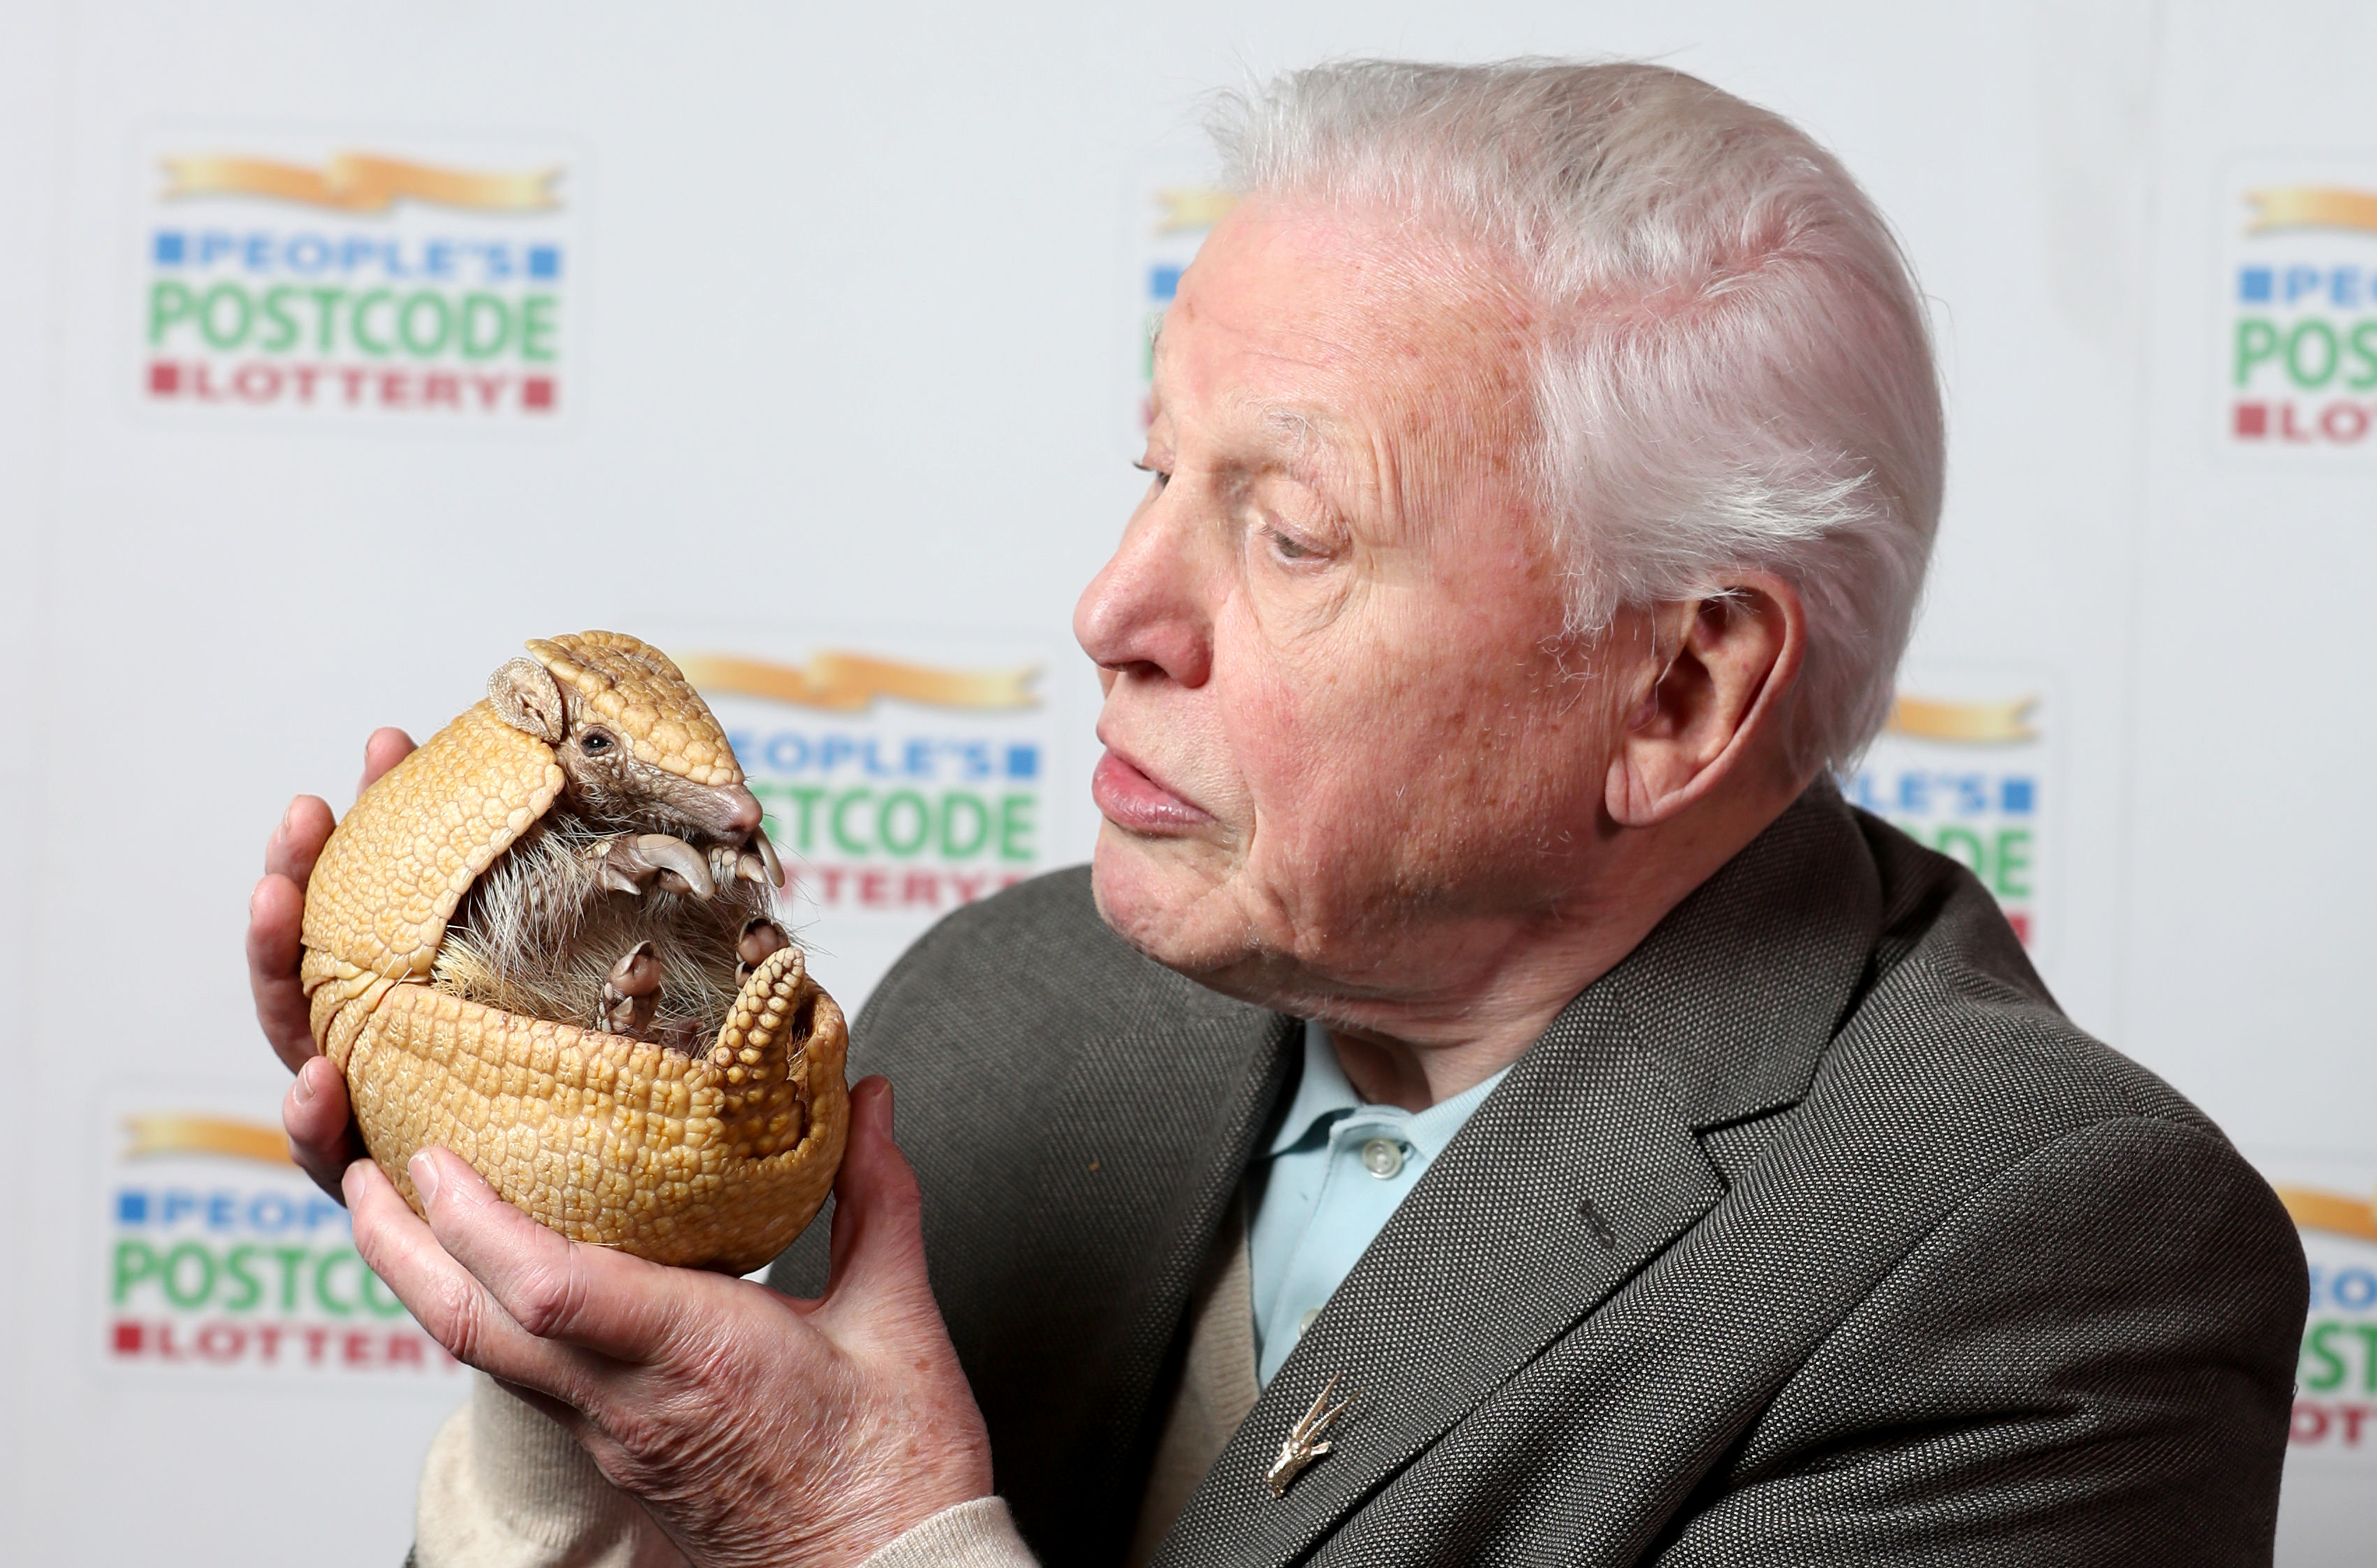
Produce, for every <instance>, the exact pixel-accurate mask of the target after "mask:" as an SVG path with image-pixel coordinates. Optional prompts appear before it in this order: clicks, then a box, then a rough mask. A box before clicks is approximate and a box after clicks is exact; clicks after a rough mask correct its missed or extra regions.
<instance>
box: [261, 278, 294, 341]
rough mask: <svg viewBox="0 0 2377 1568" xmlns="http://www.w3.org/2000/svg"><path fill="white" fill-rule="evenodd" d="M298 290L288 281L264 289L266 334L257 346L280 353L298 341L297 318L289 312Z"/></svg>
mask: <svg viewBox="0 0 2377 1568" xmlns="http://www.w3.org/2000/svg"><path fill="white" fill-rule="evenodd" d="M296 293H297V291H296V290H295V289H293V288H291V287H290V286H289V285H288V284H286V283H281V284H278V285H276V286H274V287H272V288H269V289H267V290H265V291H264V319H265V323H266V330H265V334H264V336H262V337H261V338H258V339H257V341H256V346H257V348H259V349H261V350H263V351H264V352H265V353H281V351H282V350H283V349H285V348H287V347H288V346H289V345H290V344H292V343H293V342H295V341H297V318H296V317H293V316H292V315H290V314H289V302H290V301H291V300H292V299H293V298H294V297H296Z"/></svg>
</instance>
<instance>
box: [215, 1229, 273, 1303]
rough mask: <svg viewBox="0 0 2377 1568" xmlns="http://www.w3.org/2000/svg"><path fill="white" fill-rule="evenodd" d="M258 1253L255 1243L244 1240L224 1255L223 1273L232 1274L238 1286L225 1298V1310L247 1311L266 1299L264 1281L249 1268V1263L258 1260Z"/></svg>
mask: <svg viewBox="0 0 2377 1568" xmlns="http://www.w3.org/2000/svg"><path fill="white" fill-rule="evenodd" d="M256 1253H257V1248H256V1245H255V1243H253V1242H248V1241H243V1242H241V1243H240V1244H239V1245H238V1246H236V1247H233V1249H232V1250H231V1251H229V1252H228V1253H226V1254H225V1255H224V1257H223V1273H225V1274H227V1275H231V1277H232V1283H233V1286H234V1287H236V1289H235V1291H234V1293H233V1294H232V1295H230V1296H228V1297H225V1298H224V1299H223V1303H222V1310H223V1311H226V1312H245V1311H247V1310H248V1309H249V1308H251V1307H253V1306H255V1305H256V1304H257V1302H258V1301H261V1300H263V1299H264V1282H263V1281H262V1280H260V1279H258V1278H257V1277H256V1275H254V1274H252V1273H250V1272H249V1270H248V1264H250V1263H254V1262H255V1261H256Z"/></svg>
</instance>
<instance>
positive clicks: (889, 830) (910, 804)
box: [875, 789, 933, 856]
mask: <svg viewBox="0 0 2377 1568" xmlns="http://www.w3.org/2000/svg"><path fill="white" fill-rule="evenodd" d="M895 808H896V809H899V810H902V811H904V812H905V813H906V816H907V821H908V828H906V829H902V830H899V831H898V832H896V833H895V831H894V829H893V827H892V818H891V813H892V811H893V810H894V809H895ZM875 835H876V837H878V838H879V839H881V840H882V841H883V847H884V848H886V849H888V850H890V852H891V853H892V854H894V855H901V856H907V855H914V854H915V853H916V851H918V850H920V849H922V848H924V847H925V841H926V839H928V838H931V837H932V836H933V813H932V808H930V807H928V806H926V804H925V797H924V796H921V795H918V794H917V793H916V792H915V791H914V790H913V789H895V790H893V791H892V792H891V793H890V794H889V795H887V796H884V797H883V811H882V814H881V815H880V816H878V818H877V819H876V823H875Z"/></svg>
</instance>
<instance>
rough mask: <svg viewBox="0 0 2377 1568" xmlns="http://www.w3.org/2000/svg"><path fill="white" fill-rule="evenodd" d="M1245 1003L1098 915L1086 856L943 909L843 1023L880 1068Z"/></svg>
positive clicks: (861, 1058) (863, 1055)
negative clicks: (1139, 946)
mask: <svg viewBox="0 0 2377 1568" xmlns="http://www.w3.org/2000/svg"><path fill="white" fill-rule="evenodd" d="M1245 1011H1248V1008H1247V1007H1246V1004H1244V1003H1242V1002H1236V1001H1232V1000H1230V999H1228V998H1225V997H1223V996H1221V995H1219V994H1218V993H1216V992H1213V991H1209V990H1207V989H1206V988H1205V987H1202V986H1200V985H1198V984H1197V983H1196V982H1194V981H1193V980H1190V979H1188V978H1187V977H1185V976H1181V975H1177V974H1176V973H1174V972H1173V971H1171V970H1169V969H1166V968H1165V967H1164V966H1163V965H1162V964H1157V963H1156V962H1155V961H1154V960H1153V959H1151V958H1148V957H1146V956H1145V955H1143V954H1141V952H1138V951H1137V950H1136V949H1134V948H1132V947H1131V946H1130V944H1129V943H1128V942H1126V941H1124V940H1122V939H1121V938H1120V937H1118V936H1117V935H1116V934H1115V933H1114V931H1113V929H1112V928H1110V927H1108V926H1107V925H1106V923H1105V920H1104V919H1103V918H1101V917H1100V916H1099V915H1098V910H1097V904H1096V901H1095V899H1094V898H1093V896H1092V894H1091V891H1090V868H1088V867H1087V866H1072V867H1067V868H1064V869H1062V870H1058V871H1051V872H1048V873H1046V874H1045V875H1043V876H1039V877H1034V878H1033V879H1032V880H1030V881H1026V882H1021V883H1018V884H1017V885H1016V886H1014V887H1011V888H1009V889H1006V890H1004V891H1003V892H998V893H996V894H994V895H993V896H991V897H989V898H986V899H984V900H982V901H981V902H979V903H976V904H968V905H966V906H965V907H963V908H962V909H959V910H957V911H956V912H954V913H953V914H950V915H949V916H945V917H944V918H943V919H942V920H940V921H939V922H938V924H936V925H935V926H934V927H933V928H932V929H930V930H929V931H927V932H926V933H925V935H924V936H923V937H921V938H919V939H918V940H917V941H916V942H915V944H914V946H912V947H910V948H909V949H908V951H907V952H905V953H903V954H902V955H901V957H900V960H899V962H898V963H896V964H893V965H892V966H891V969H890V973H889V974H887V975H885V976H884V977H883V981H882V983H881V984H880V985H878V987H876V989H875V992H874V994H873V995H872V996H871V997H869V998H868V999H867V1002H866V1006H865V1007H863V1008H861V1009H860V1010H859V1014H858V1017H857V1020H856V1021H855V1022H854V1023H853V1024H852V1026H851V1047H852V1061H853V1067H854V1071H857V1070H864V1071H878V1072H890V1071H893V1070H894V1069H895V1068H896V1067H908V1066H913V1065H914V1064H915V1063H916V1060H917V1059H918V1057H919V1056H920V1055H921V1054H923V1053H927V1052H938V1051H941V1050H944V1049H945V1048H946V1047H948V1046H950V1044H952V1043H954V1042H958V1041H963V1042H967V1043H968V1044H969V1045H970V1046H971V1047H972V1048H971V1049H969V1050H968V1051H967V1052H966V1054H968V1055H978V1054H979V1053H980V1051H981V1050H982V1049H983V1048H984V1047H985V1046H988V1045H990V1044H992V1043H994V1042H996V1041H998V1040H1001V1039H1014V1040H1017V1041H1018V1043H1022V1041H1023V1038H1024V1037H1025V1036H1032V1035H1036V1036H1039V1037H1041V1038H1043V1039H1046V1038H1049V1037H1051V1036H1055V1037H1073V1036H1078V1035H1082V1034H1084V1033H1098V1034H1111V1033H1114V1032H1116V1031H1117V1030H1123V1029H1128V1028H1129V1026H1130V1025H1131V1024H1132V1023H1134V1022H1135V1021H1139V1020H1144V1019H1148V1018H1170V1019H1178V1018H1181V1017H1183V1016H1188V1017H1198V1016H1202V1015H1207V1014H1212V1015H1223V1014H1237V1013H1242V1012H1245Z"/></svg>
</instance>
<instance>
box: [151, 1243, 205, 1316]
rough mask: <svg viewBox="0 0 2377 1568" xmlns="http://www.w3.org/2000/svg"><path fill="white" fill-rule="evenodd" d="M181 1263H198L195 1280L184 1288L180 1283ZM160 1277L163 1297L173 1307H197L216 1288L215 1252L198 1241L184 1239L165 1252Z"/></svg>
mask: <svg viewBox="0 0 2377 1568" xmlns="http://www.w3.org/2000/svg"><path fill="white" fill-rule="evenodd" d="M184 1263H196V1264H197V1265H198V1272H197V1284H196V1285H193V1286H190V1287H187V1288H186V1289H185V1288H184V1287H183V1284H182V1275H183V1269H182V1265H183V1264H184ZM163 1277H164V1282H165V1299H166V1300H168V1301H171V1302H172V1303H173V1305H175V1306H176V1307H196V1306H199V1305H201V1304H203V1303H204V1302H205V1300H206V1299H207V1298H208V1297H209V1296H211V1295H213V1294H214V1291H215V1255H214V1254H213V1253H212V1252H209V1251H207V1250H206V1248H205V1246H204V1245H203V1244H201V1243H199V1242H196V1241H185V1242H183V1243H182V1244H181V1245H180V1246H178V1247H176V1248H174V1249H173V1251H170V1252H168V1253H166V1254H165V1267H164V1271H163Z"/></svg>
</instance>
